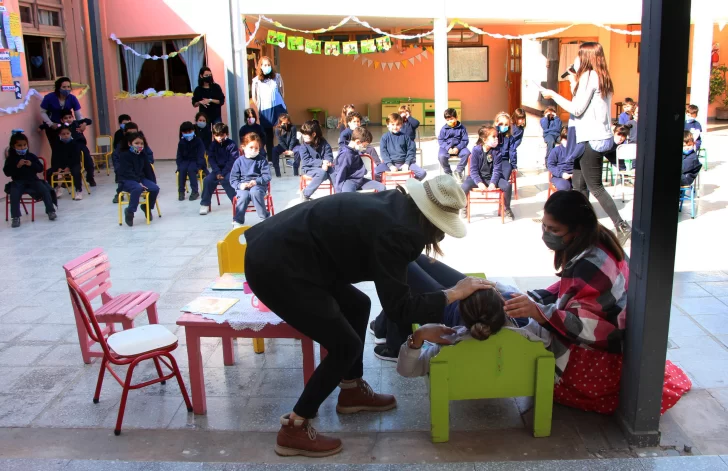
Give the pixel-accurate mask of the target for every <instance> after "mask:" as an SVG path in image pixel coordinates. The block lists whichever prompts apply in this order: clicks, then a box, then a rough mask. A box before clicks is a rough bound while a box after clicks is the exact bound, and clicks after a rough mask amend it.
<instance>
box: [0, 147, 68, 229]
mask: <svg viewBox="0 0 728 471" xmlns="http://www.w3.org/2000/svg"><path fill="white" fill-rule="evenodd" d="M42 172H43V162H41V161H40V159H38V157H36V155H35V154H33V153H32V152H29V151H28V138H27V137H26V136H25V134H23V133H22V132H16V133H13V135H12V136H10V147H9V148H8V155H7V157H6V158H5V165H3V173H5V175H6V176H7V177H10V179H11V181H10V183H8V184H7V185H6V186H5V193H7V194H8V195H9V198H10V217H12V223H11V227H14V228H15V227H20V199H21V197H22V196H23V193H27V194H28V195H30V196H32V197H33V198H36V199H39V198H40V199H42V200H43V204H44V205H45V209H46V214H48V219H50V220H51V221H55V220H56V209H55V205H54V204H55V203H54V201H53V196H55V195H54V194H51V189H50V186H48V184H47V183H46V182H44V181H43V180H41V179H40V178H38V174H39V173H42Z"/></svg>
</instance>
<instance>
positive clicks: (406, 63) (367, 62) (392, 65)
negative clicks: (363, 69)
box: [354, 51, 429, 70]
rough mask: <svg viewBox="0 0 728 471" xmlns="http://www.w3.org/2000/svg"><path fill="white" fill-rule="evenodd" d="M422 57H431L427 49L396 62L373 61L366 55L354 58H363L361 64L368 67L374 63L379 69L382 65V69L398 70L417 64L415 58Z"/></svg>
mask: <svg viewBox="0 0 728 471" xmlns="http://www.w3.org/2000/svg"><path fill="white" fill-rule="evenodd" d="M422 57H424V58H425V59H427V58H429V56H428V55H427V51H422V52H421V53H419V54H417V55H416V56H415V57H410V58H409V59H405V60H401V61H400V60H397V61H394V62H379V61H372V60H369V59H367V58H366V57H364V56H356V57H355V58H354V62H359V61H360V60H361V64H362V65H364V66H367V67H371V66H372V64H373V65H374V68H375V69H379V68H380V67H381V69H382V70H392V68H395V67H396V68H397V70H402V68H403V67H404V68H405V69H406V68H407V67H409V66H410V65H414V64H415V58H416V59H417V60H419V61H422Z"/></svg>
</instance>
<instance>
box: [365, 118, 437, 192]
mask: <svg viewBox="0 0 728 471" xmlns="http://www.w3.org/2000/svg"><path fill="white" fill-rule="evenodd" d="M387 129H389V132H387V133H385V134H384V135H382V139H381V141H380V143H379V151H380V152H381V153H382V163H380V164H379V165H377V166H376V168H375V169H374V179H375V180H376V181H381V180H382V174H383V173H384V172H396V171H402V172H407V171H410V172H413V174H414V176H415V178H416V179H417V180H420V181H422V180H424V179H425V177H426V176H427V172H426V171H425V170H424V169H422V168H420V166H419V165H417V163H416V160H417V153H416V152H417V149H416V147H415V143H414V141H413V140H412V139H410V138H409V137H407V136H405V135H404V134H403V133H402V132H401V131H402V116H400V115H399V113H392V114H390V115H389V116H388V117H387Z"/></svg>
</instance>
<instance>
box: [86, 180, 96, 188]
mask: <svg viewBox="0 0 728 471" xmlns="http://www.w3.org/2000/svg"><path fill="white" fill-rule="evenodd" d="M88 186H91V187H94V186H96V181H95V180H89V182H88Z"/></svg>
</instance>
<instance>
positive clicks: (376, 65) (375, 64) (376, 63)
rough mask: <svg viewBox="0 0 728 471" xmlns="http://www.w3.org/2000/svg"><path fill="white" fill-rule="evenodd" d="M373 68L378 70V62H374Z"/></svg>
mask: <svg viewBox="0 0 728 471" xmlns="http://www.w3.org/2000/svg"><path fill="white" fill-rule="evenodd" d="M369 62H371V61H369ZM374 68H375V69H378V68H379V62H377V61H374Z"/></svg>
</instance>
